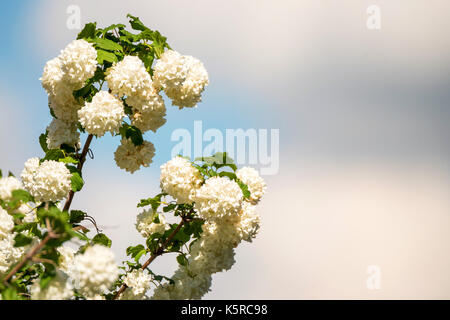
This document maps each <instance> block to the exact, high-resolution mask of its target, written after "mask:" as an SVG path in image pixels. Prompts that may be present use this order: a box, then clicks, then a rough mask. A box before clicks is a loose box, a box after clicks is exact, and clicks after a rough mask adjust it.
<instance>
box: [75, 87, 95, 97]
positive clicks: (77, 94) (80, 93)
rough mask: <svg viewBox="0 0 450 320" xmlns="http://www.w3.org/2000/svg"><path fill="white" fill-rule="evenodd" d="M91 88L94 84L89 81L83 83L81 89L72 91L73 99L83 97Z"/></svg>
mask: <svg viewBox="0 0 450 320" xmlns="http://www.w3.org/2000/svg"><path fill="white" fill-rule="evenodd" d="M93 88H94V86H93V85H92V84H91V83H89V84H87V85H85V86H84V87H82V88H81V89H78V90H74V91H73V97H74V98H75V99H78V98H84V97H86V96H87V95H88V94H89V93H91V91H92V90H93Z"/></svg>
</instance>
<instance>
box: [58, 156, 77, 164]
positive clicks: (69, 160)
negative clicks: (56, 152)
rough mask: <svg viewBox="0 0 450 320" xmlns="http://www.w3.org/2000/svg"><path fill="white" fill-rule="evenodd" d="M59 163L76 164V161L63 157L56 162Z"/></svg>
mask: <svg viewBox="0 0 450 320" xmlns="http://www.w3.org/2000/svg"><path fill="white" fill-rule="evenodd" d="M58 161H59V162H63V163H78V160H76V159H74V158H72V157H65V158H61V159H59V160H58Z"/></svg>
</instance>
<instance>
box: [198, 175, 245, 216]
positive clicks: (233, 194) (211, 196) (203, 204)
mask: <svg viewBox="0 0 450 320" xmlns="http://www.w3.org/2000/svg"><path fill="white" fill-rule="evenodd" d="M193 199H194V201H195V208H196V209H197V210H198V212H199V215H200V217H202V218H204V219H206V220H215V219H218V218H223V217H225V216H235V215H236V214H237V213H238V212H239V211H240V210H241V207H242V199H243V194H242V190H241V188H240V187H239V185H238V184H237V183H236V181H233V180H230V179H228V178H227V177H212V178H209V179H208V180H206V182H205V184H203V185H202V186H201V187H200V189H199V190H197V192H196V193H195V196H194V197H193Z"/></svg>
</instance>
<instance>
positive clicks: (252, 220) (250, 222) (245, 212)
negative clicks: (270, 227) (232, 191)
mask: <svg viewBox="0 0 450 320" xmlns="http://www.w3.org/2000/svg"><path fill="white" fill-rule="evenodd" d="M260 226H261V221H260V218H259V215H258V214H257V213H256V206H255V205H252V204H250V203H249V202H245V203H244V204H243V205H242V211H241V220H240V222H239V226H238V228H239V231H240V233H241V238H242V240H244V241H248V242H252V239H254V238H255V237H256V235H257V234H258V232H259V228H260Z"/></svg>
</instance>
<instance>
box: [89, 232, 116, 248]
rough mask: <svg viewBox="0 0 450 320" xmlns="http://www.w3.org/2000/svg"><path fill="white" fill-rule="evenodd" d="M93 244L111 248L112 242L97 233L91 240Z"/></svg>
mask: <svg viewBox="0 0 450 320" xmlns="http://www.w3.org/2000/svg"><path fill="white" fill-rule="evenodd" d="M92 242H93V243H97V244H101V245H104V246H106V247H111V244H112V241H111V239H109V238H108V237H107V236H106V235H105V234H103V233H98V234H97V235H96V236H95V237H94V238H92Z"/></svg>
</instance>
